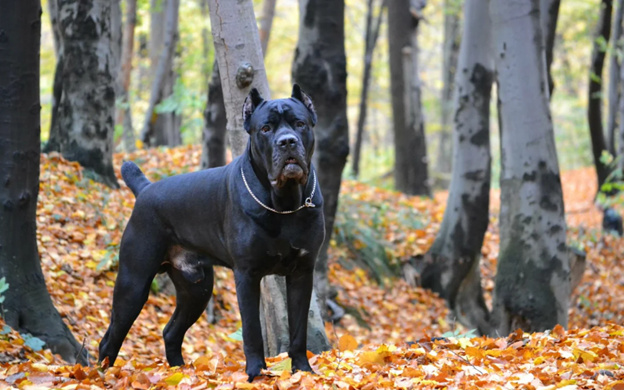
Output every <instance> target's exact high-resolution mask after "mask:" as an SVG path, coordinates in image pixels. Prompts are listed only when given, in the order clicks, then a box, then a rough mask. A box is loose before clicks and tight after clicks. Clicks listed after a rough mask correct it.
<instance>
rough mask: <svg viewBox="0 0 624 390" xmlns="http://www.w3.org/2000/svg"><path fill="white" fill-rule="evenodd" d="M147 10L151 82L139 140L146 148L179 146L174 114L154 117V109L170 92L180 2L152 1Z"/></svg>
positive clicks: (178, 132) (174, 0)
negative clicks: (149, 30)
mask: <svg viewBox="0 0 624 390" xmlns="http://www.w3.org/2000/svg"><path fill="white" fill-rule="evenodd" d="M165 4H166V7H165V8H164V13H163V9H162V8H163V7H164V6H165ZM151 8H152V12H151V20H150V29H151V35H150V49H149V50H150V59H151V63H152V78H153V79H152V88H151V93H150V100H149V105H148V108H147V111H146V112H145V120H144V122H143V129H142V130H141V141H143V142H144V143H145V144H147V145H149V146H162V145H164V146H176V145H180V144H181V143H182V138H181V135H180V127H179V124H178V122H179V121H178V119H177V118H176V117H177V115H176V114H175V113H174V112H167V113H160V114H158V113H156V112H154V109H155V107H156V105H157V104H158V103H160V102H161V101H162V100H163V99H165V98H166V97H168V96H169V95H171V94H172V93H173V84H174V82H175V76H174V72H173V56H174V53H175V47H176V44H177V41H178V12H179V8H180V0H152V3H151ZM163 26H164V30H163ZM161 42H162V44H161Z"/></svg>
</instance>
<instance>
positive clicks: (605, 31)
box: [587, 0, 613, 191]
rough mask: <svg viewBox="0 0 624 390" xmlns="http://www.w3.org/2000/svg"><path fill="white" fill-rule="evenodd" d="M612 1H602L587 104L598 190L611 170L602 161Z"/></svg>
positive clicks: (605, 148)
mask: <svg viewBox="0 0 624 390" xmlns="http://www.w3.org/2000/svg"><path fill="white" fill-rule="evenodd" d="M611 3H612V0H602V2H601V5H600V18H599V20H598V24H597V25H596V33H595V36H594V45H593V49H592V57H591V58H592V60H591V66H590V69H589V88H588V101H589V102H588V104H587V122H588V124H589V135H590V136H591V143H592V154H593V157H594V165H595V166H596V176H597V178H598V190H599V191H600V187H601V186H602V184H603V183H604V182H605V180H606V179H607V177H608V176H609V173H610V169H609V167H608V166H607V165H606V164H603V163H602V162H601V161H600V156H601V155H602V152H603V151H605V150H607V145H606V142H605V137H604V130H603V128H602V68H603V65H604V59H605V55H606V46H607V44H608V43H609V36H610V34H611V13H612V8H613V7H612V6H611Z"/></svg>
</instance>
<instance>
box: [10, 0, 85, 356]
mask: <svg viewBox="0 0 624 390" xmlns="http://www.w3.org/2000/svg"><path fill="white" fill-rule="evenodd" d="M0 31H2V37H3V39H2V44H1V45H0V91H2V103H1V104H0V177H2V182H3V185H2V186H0V203H1V204H2V207H0V278H2V277H4V278H6V281H7V282H8V284H9V289H8V290H7V291H6V292H5V293H4V297H5V302H4V303H3V305H2V307H0V309H2V310H3V312H0V316H2V317H3V318H4V319H5V321H6V323H7V324H8V325H9V326H11V327H12V328H14V329H16V330H18V331H19V332H20V333H30V334H32V335H34V336H36V337H39V338H41V339H42V340H43V341H45V343H46V345H47V346H48V347H49V348H50V349H51V350H52V352H54V353H58V354H60V355H61V356H62V357H63V359H65V360H66V361H67V362H69V363H71V364H73V363H75V362H79V363H82V364H87V362H88V361H87V360H88V356H87V353H86V351H85V350H83V349H82V348H81V345H80V344H79V343H78V342H77V341H76V339H75V338H74V336H73V335H72V334H71V332H70V330H69V329H68V328H67V326H66V325H65V324H64V323H63V320H62V319H61V316H60V315H59V313H58V311H57V310H56V309H55V308H54V305H53V303H52V300H51V299H50V295H49V294H48V290H47V289H46V285H45V280H44V277H43V273H42V271H41V264H40V260H39V253H38V249H37V232H36V230H37V223H36V212H37V195H38V193H39V156H40V143H39V141H40V138H39V136H40V132H41V126H40V112H39V107H40V101H39V44H40V35H41V3H40V2H39V1H38V0H21V1H9V2H6V3H3V8H2V13H0Z"/></svg>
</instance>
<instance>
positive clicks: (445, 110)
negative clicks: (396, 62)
mask: <svg viewBox="0 0 624 390" xmlns="http://www.w3.org/2000/svg"><path fill="white" fill-rule="evenodd" d="M444 3H445V4H444V43H443V45H442V99H441V101H440V106H441V112H440V124H441V126H440V136H439V139H440V142H439V144H438V156H437V163H436V171H437V172H438V174H442V175H440V177H442V176H444V175H445V174H448V173H450V172H451V161H452V153H453V144H452V142H451V131H450V129H449V127H450V123H451V115H452V112H453V89H454V85H453V81H454V80H455V69H456V68H457V57H458V53H459V45H460V42H461V34H460V22H459V16H460V9H459V6H458V5H457V1H455V0H445V2H444ZM439 184H440V185H441V186H442V185H448V184H447V183H444V180H442V181H440V183H439ZM445 187H446V186H445Z"/></svg>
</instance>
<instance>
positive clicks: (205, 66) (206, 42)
mask: <svg viewBox="0 0 624 390" xmlns="http://www.w3.org/2000/svg"><path fill="white" fill-rule="evenodd" d="M198 1H199V8H200V10H201V15H202V21H203V22H204V24H203V25H202V29H201V35H202V54H203V56H202V57H203V58H202V59H203V61H202V74H203V75H204V77H205V78H206V80H205V81H206V82H205V83H204V85H208V84H209V83H210V79H211V77H210V75H209V73H210V72H209V71H210V66H209V65H210V63H209V62H208V54H209V49H208V47H209V46H210V38H209V35H208V34H209V32H208V20H209V17H210V16H209V15H208V0H198ZM215 62H216V60H215ZM213 70H214V69H213Z"/></svg>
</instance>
